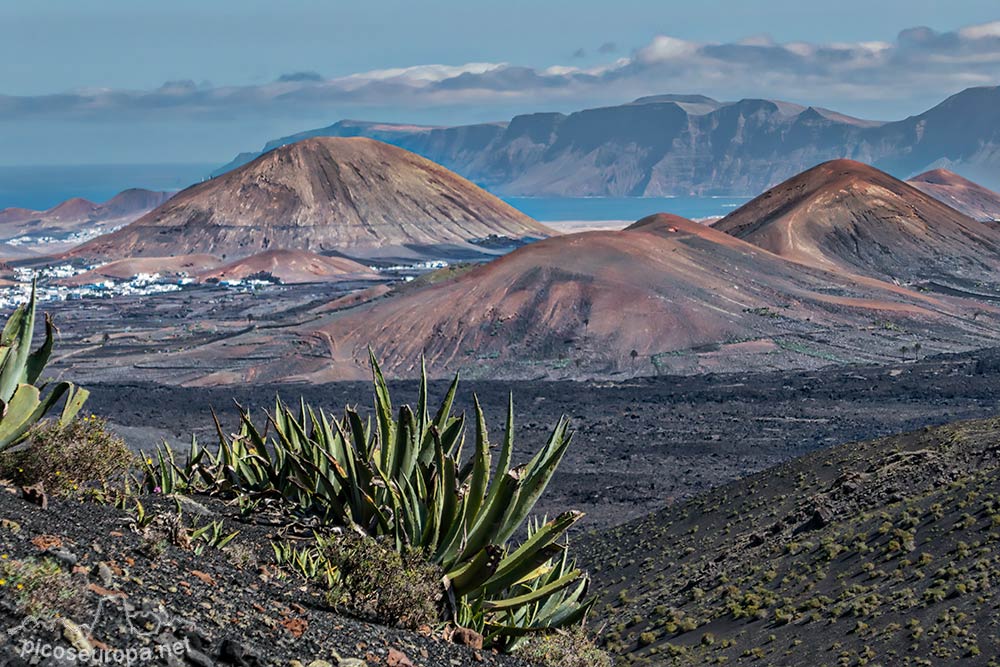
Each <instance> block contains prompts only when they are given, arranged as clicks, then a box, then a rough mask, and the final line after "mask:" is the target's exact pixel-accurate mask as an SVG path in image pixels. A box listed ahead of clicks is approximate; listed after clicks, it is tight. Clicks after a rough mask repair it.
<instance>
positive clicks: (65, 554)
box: [45, 549, 80, 568]
mask: <svg viewBox="0 0 1000 667" xmlns="http://www.w3.org/2000/svg"><path fill="white" fill-rule="evenodd" d="M45 555H46V556H48V557H49V558H53V559H55V560H57V561H59V562H60V563H62V564H63V565H65V566H66V567H68V568H72V567H73V566H74V565H76V564H77V563H78V562H79V561H80V559H79V558H77V557H76V554H74V553H73V552H72V551H67V550H66V549H49V550H48V551H46V552H45Z"/></svg>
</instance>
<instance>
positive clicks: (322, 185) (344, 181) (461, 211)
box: [70, 137, 553, 260]
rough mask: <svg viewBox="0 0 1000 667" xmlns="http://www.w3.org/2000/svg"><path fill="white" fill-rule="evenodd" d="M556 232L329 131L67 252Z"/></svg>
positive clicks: (326, 247)
mask: <svg viewBox="0 0 1000 667" xmlns="http://www.w3.org/2000/svg"><path fill="white" fill-rule="evenodd" d="M552 233H553V232H552V231H551V230H549V229H548V228H547V227H545V226H544V225H541V224H539V223H537V222H535V221H534V220H532V219H531V218H529V217H527V216H526V215H524V214H523V213H521V212H520V211H518V210H516V209H514V208H513V207H511V206H509V205H507V204H506V203H504V202H503V201H501V200H500V199H497V198H496V197H494V196H493V195H491V194H489V193H488V192H486V191H485V190H482V189H481V188H479V187H477V186H475V185H474V184H472V183H470V182H469V181H467V180H465V179H464V178H461V177H460V176H457V175H456V174H454V173H452V172H450V171H448V170H447V169H445V168H444V167H441V166H440V165H437V164H435V163H433V162H431V161H429V160H426V159H424V158H422V157H419V156H417V155H415V154H413V153H410V152H407V151H405V150H403V149H401V148H396V147H394V146H389V145H388V144H383V143H380V142H378V141H374V140H372V139H364V138H358V137H354V138H330V137H323V138H316V139H307V140H304V141H300V142H298V143H296V144H292V145H289V146H284V147H282V148H279V149H276V150H274V151H271V152H270V153H267V154H265V155H262V156H261V157H259V158H257V159H256V160H254V161H253V162H251V163H249V164H247V165H245V166H243V167H241V168H239V169H237V170H235V171H232V172H229V173H227V174H225V175H223V176H220V177H218V178H214V179H212V180H209V181H205V182H203V183H199V184H197V185H194V186H192V187H190V188H188V189H186V190H184V191H182V192H180V193H178V194H177V195H175V196H174V197H173V198H171V199H170V201H168V202H167V203H166V204H165V205H163V206H160V207H159V208H157V209H155V210H153V211H151V212H150V213H149V214H147V215H145V216H143V217H142V218H140V219H139V220H136V221H135V222H134V223H133V224H131V225H128V226H127V227H124V228H123V229H120V230H118V231H116V232H113V233H111V234H107V235H105V236H101V237H99V238H97V239H94V240H93V241H90V242H88V243H86V244H84V245H82V246H80V247H79V248H76V249H74V250H73V251H72V252H71V253H70V254H71V256H78V257H86V258H90V257H97V258H107V257H114V258H121V257H132V256H137V255H140V256H141V255H157V256H159V255H178V254H192V253H209V254H213V255H220V256H224V258H225V259H229V260H232V259H236V258H239V257H246V256H249V255H253V254H256V253H259V252H261V251H264V250H268V249H276V248H281V249H288V250H310V251H313V252H320V253H322V252H339V253H346V254H349V255H379V254H389V255H393V254H395V253H400V252H402V250H403V249H406V248H408V247H417V248H419V247H423V246H429V245H442V244H445V245H447V244H452V245H459V246H462V245H468V242H469V241H470V240H475V239H481V238H485V237H489V236H491V235H496V236H503V237H510V238H524V237H535V238H538V237H545V236H549V235H550V234H552Z"/></svg>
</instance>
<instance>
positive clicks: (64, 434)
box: [0, 416, 135, 495]
mask: <svg viewBox="0 0 1000 667" xmlns="http://www.w3.org/2000/svg"><path fill="white" fill-rule="evenodd" d="M134 462H135V459H134V457H133V455H132V453H131V451H129V448H128V446H126V444H125V442H124V441H123V440H122V439H121V438H119V437H118V436H117V435H115V434H114V433H112V432H110V431H109V430H108V429H107V422H105V421H104V420H103V419H101V418H99V417H94V416H91V417H85V418H83V419H79V420H76V421H73V422H70V423H69V424H66V425H60V424H59V423H57V422H52V421H48V422H43V423H42V424H40V425H38V426H36V427H35V428H34V429H32V430H31V432H30V433H29V435H28V439H27V441H25V442H24V443H22V444H21V445H19V446H17V447H15V448H13V449H11V450H9V451H7V452H4V453H2V454H0V477H5V478H7V479H10V480H12V481H14V482H16V483H18V484H24V485H30V484H37V483H38V482H41V483H42V484H43V485H44V486H45V489H46V491H48V492H49V493H54V494H58V495H65V494H71V493H73V492H74V491H76V490H78V489H79V488H81V487H84V486H86V485H88V484H104V483H107V482H112V481H116V480H118V479H120V478H121V477H122V476H123V475H124V474H125V473H127V472H128V470H129V469H130V468H131V467H132V465H133V464H134Z"/></svg>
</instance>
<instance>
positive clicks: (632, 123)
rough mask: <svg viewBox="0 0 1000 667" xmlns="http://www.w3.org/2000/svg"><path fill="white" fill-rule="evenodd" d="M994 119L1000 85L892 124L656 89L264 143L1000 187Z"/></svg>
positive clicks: (555, 187) (704, 191) (590, 185)
mask: <svg viewBox="0 0 1000 667" xmlns="http://www.w3.org/2000/svg"><path fill="white" fill-rule="evenodd" d="M997 128H1000V87H983V88H969V89H966V90H964V91H961V92H959V93H956V94H955V95H952V96H951V97H949V98H947V99H946V100H944V101H943V102H941V103H940V104H938V105H937V106H935V107H933V108H931V109H929V110H927V111H925V112H923V113H921V114H918V115H915V116H910V117H909V118H905V119H902V120H897V121H890V122H883V121H872V120H865V119H858V118H853V117H851V116H847V115H845V114H841V113H839V112H836V111H831V110H827V109H821V108H818V107H812V106H803V105H798V104H794V103H789V102H782V101H778V100H760V99H744V100H739V101H736V102H717V101H716V100H712V99H711V98H707V97H704V96H697V95H652V96H647V97H643V98H638V99H637V100H633V101H632V102H628V103H625V104H622V105H618V106H609V107H600V108H594V109H585V110H581V111H576V112H573V113H570V114H562V113H529V114H523V115H519V116H515V117H514V118H513V119H511V120H509V121H502V122H496V123H480V124H476V125H466V126H456V127H429V126H414V125H405V124H391V123H365V122H358V121H341V122H339V123H335V124H333V125H330V126H328V127H325V128H318V129H314V130H309V131H307V132H305V133H300V134H298V135H291V136H290V137H285V138H281V139H276V140H273V141H270V142H268V143H267V145H266V146H265V147H264V149H263V150H264V151H265V152H266V151H268V150H272V149H273V148H275V147H276V146H278V145H281V144H283V143H285V142H287V141H292V140H295V139H296V138H299V137H302V136H317V135H323V134H326V135H330V136H358V135H365V136H372V137H374V138H378V139H381V140H383V141H387V142H388V143H393V144H395V145H399V146H401V147H403V148H406V149H407V150H411V151H413V152H415V153H418V154H420V155H423V156H425V157H427V158H428V159H431V160H433V161H435V162H438V163H440V164H442V165H444V166H445V167H447V168H449V169H452V170H453V171H456V172H457V173H460V174H462V175H463V176H465V177H466V178H468V179H470V180H472V181H473V182H475V183H478V184H480V185H482V186H484V187H488V188H490V189H491V191H493V192H497V193H500V194H504V195H519V196H689V195H690V196H706V195H753V194H756V193H758V192H761V191H763V190H765V189H767V188H769V187H771V186H773V185H775V184H777V183H779V182H780V181H782V180H785V179H786V178H789V177H791V176H793V175H795V174H796V173H799V172H801V171H803V170H805V169H806V168H808V167H811V166H813V165H814V164H817V163H819V162H823V161H825V160H830V159H836V158H851V159H856V160H860V161H864V162H868V163H870V164H873V165H874V166H876V167H878V168H880V169H883V170H885V171H888V172H889V173H891V174H893V175H894V176H897V177H899V178H908V177H910V176H913V175H914V174H917V173H920V172H923V171H926V170H927V169H931V168H934V167H941V166H945V167H948V168H949V169H952V170H955V171H958V172H959V173H962V174H963V175H965V176H967V177H969V178H973V179H975V180H977V181H980V182H983V183H984V184H985V185H987V186H993V187H1000V130H998V129H997ZM234 164H236V163H230V165H226V166H225V167H223V168H222V169H220V170H218V171H217V172H216V174H219V173H224V172H225V171H226V170H227V169H230V168H232V166H234Z"/></svg>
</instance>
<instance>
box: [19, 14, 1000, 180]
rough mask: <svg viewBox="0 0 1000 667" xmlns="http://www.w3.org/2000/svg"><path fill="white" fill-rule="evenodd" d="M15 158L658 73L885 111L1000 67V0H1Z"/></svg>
mask: <svg viewBox="0 0 1000 667" xmlns="http://www.w3.org/2000/svg"><path fill="white" fill-rule="evenodd" d="M0 26H3V35H4V39H3V40H0V165H22V164H24V165H27V164H95V163H159V162H179V163H180V162H186V163H193V162H203V163H219V164H221V163H223V162H226V161H228V160H229V158H231V157H232V156H233V155H234V154H235V153H237V152H240V151H245V150H255V149H259V148H260V146H261V145H263V144H264V143H265V142H266V141H267V140H269V139H272V138H275V137H277V136H281V135H284V134H289V133H292V132H296V131H301V130H305V129H309V128H312V127H318V126H323V125H328V124H331V123H333V122H335V121H337V120H340V119H342V118H361V119H366V120H380V121H397V122H399V121H403V122H415V123H423V124H457V123H470V122H481V121H488V120H501V119H507V118H509V117H510V116H512V115H514V114H517V113H525V112H533V111H551V110H556V111H566V112H568V111H573V110H576V109H580V108H586V107H590V106H598V105H607V104H618V103H622V102H625V101H628V100H630V99H634V98H635V97H639V96H642V95H652V94H658V93H688V94H691V93H699V94H705V95H709V96H712V97H715V98H717V99H723V100H726V99H739V98H743V97H768V98H779V99H785V100H789V101H793V102H798V103H803V104H812V105H816V106H824V107H828V108H832V109H835V110H837V111H841V112H844V113H848V114H852V115H856V116H860V117H865V118H875V119H890V120H891V119H896V118H902V117H905V116H907V115H912V114H916V113H920V112H921V111H923V110H925V109H926V108H928V107H930V106H932V105H933V104H935V103H937V102H939V101H941V100H942V99H943V98H944V97H946V96H947V95H949V94H952V93H955V92H958V91H959V90H961V89H963V88H966V87H969V86H974V85H996V84H997V83H1000V6H998V5H997V3H996V0H952V1H951V2H943V1H941V0H840V1H839V2H835V3H829V2H828V3H818V2H803V1H802V0H794V1H791V0H755V1H753V2H748V1H746V0H738V1H737V0H700V1H699V2H675V1H673V0H671V1H667V0H661V1H658V2H654V1H651V0H614V1H613V2H611V1H598V0H572V1H570V0H533V1H529V0H505V1H503V2H499V1H496V0H488V1H487V0H422V1H421V2H414V1H413V0H366V1H365V2H348V1H347V0H284V1H283V2H274V0H267V1H262V0H198V1H197V2H195V1H192V0H171V1H170V2H154V1H153V0H89V1H87V2H80V1H79V0H32V1H31V2H28V1H25V0H0Z"/></svg>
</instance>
